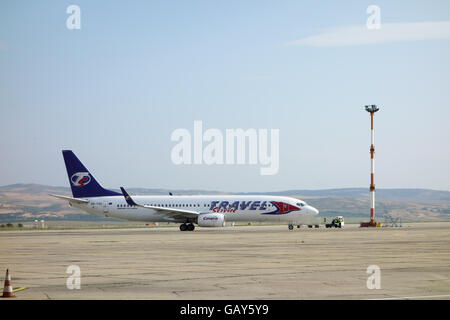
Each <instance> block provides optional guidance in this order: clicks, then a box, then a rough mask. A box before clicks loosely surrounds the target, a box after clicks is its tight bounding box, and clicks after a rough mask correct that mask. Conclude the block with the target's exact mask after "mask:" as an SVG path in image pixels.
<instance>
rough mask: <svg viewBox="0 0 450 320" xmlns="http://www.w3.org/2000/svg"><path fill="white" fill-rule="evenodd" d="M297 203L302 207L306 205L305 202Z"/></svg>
mask: <svg viewBox="0 0 450 320" xmlns="http://www.w3.org/2000/svg"><path fill="white" fill-rule="evenodd" d="M297 205H298V206H300V207H303V206H304V205H305V203H304V202H298V203H297Z"/></svg>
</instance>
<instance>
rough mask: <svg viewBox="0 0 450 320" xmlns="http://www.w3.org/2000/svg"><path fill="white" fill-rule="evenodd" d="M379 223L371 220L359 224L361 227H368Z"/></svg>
mask: <svg viewBox="0 0 450 320" xmlns="http://www.w3.org/2000/svg"><path fill="white" fill-rule="evenodd" d="M376 226H377V223H376V222H375V220H371V221H370V222H361V224H360V225H359V227H360V228H368V227H376Z"/></svg>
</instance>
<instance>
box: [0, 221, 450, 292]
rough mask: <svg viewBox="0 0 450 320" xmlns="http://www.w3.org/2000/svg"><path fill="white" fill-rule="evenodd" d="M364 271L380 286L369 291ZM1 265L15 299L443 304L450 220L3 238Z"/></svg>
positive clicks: (448, 287) (448, 285)
mask: <svg viewBox="0 0 450 320" xmlns="http://www.w3.org/2000/svg"><path fill="white" fill-rule="evenodd" d="M70 265H77V266H79V268H80V270H81V289H79V290H77V289H73V290H69V289H68V288H67V286H66V281H67V279H68V277H69V276H70V274H68V273H66V270H67V268H68V266H70ZM370 265H377V266H378V267H379V268H380V280H381V281H380V283H381V289H368V287H367V279H368V277H369V276H370V274H368V273H367V268H368V267H369V266H370ZM6 268H9V270H10V274H11V276H12V285H13V287H14V288H18V287H26V288H27V289H25V290H22V291H18V292H16V296H17V298H16V299H392V298H402V299H424V298H431V299H450V280H449V276H450V222H446V223H435V222H433V223H415V224H404V226H403V227H402V228H372V229H361V228H358V227H357V226H356V225H347V226H346V228H345V229H325V228H320V229H307V228H306V229H305V228H301V229H297V228H296V229H294V230H293V231H288V229H287V226H242V227H225V228H212V229H207V228H197V229H196V230H195V231H194V232H180V231H179V230H178V228H177V227H174V228H148V229H119V230H118V229H113V230H111V229H109V230H108V229H98V230H64V231H58V230H47V231H45V230H44V231H3V232H0V276H1V279H2V280H3V277H4V273H5V271H6ZM2 284H3V282H2ZM0 300H1V299H0Z"/></svg>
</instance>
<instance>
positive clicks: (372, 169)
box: [365, 105, 380, 226]
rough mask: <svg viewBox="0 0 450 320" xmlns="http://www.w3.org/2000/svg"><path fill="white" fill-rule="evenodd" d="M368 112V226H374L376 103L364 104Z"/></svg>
mask: <svg viewBox="0 0 450 320" xmlns="http://www.w3.org/2000/svg"><path fill="white" fill-rule="evenodd" d="M365 108H366V111H367V112H369V113H370V142H371V144H370V222H369V225H370V226H376V222H375V140H374V139H375V136H374V129H373V115H374V113H375V112H377V111H378V110H380V109H379V108H378V107H377V106H376V105H369V106H365Z"/></svg>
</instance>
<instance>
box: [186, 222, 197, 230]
mask: <svg viewBox="0 0 450 320" xmlns="http://www.w3.org/2000/svg"><path fill="white" fill-rule="evenodd" d="M187 229H188V231H194V229H195V226H194V224H192V223H190V224H188V225H187Z"/></svg>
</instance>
